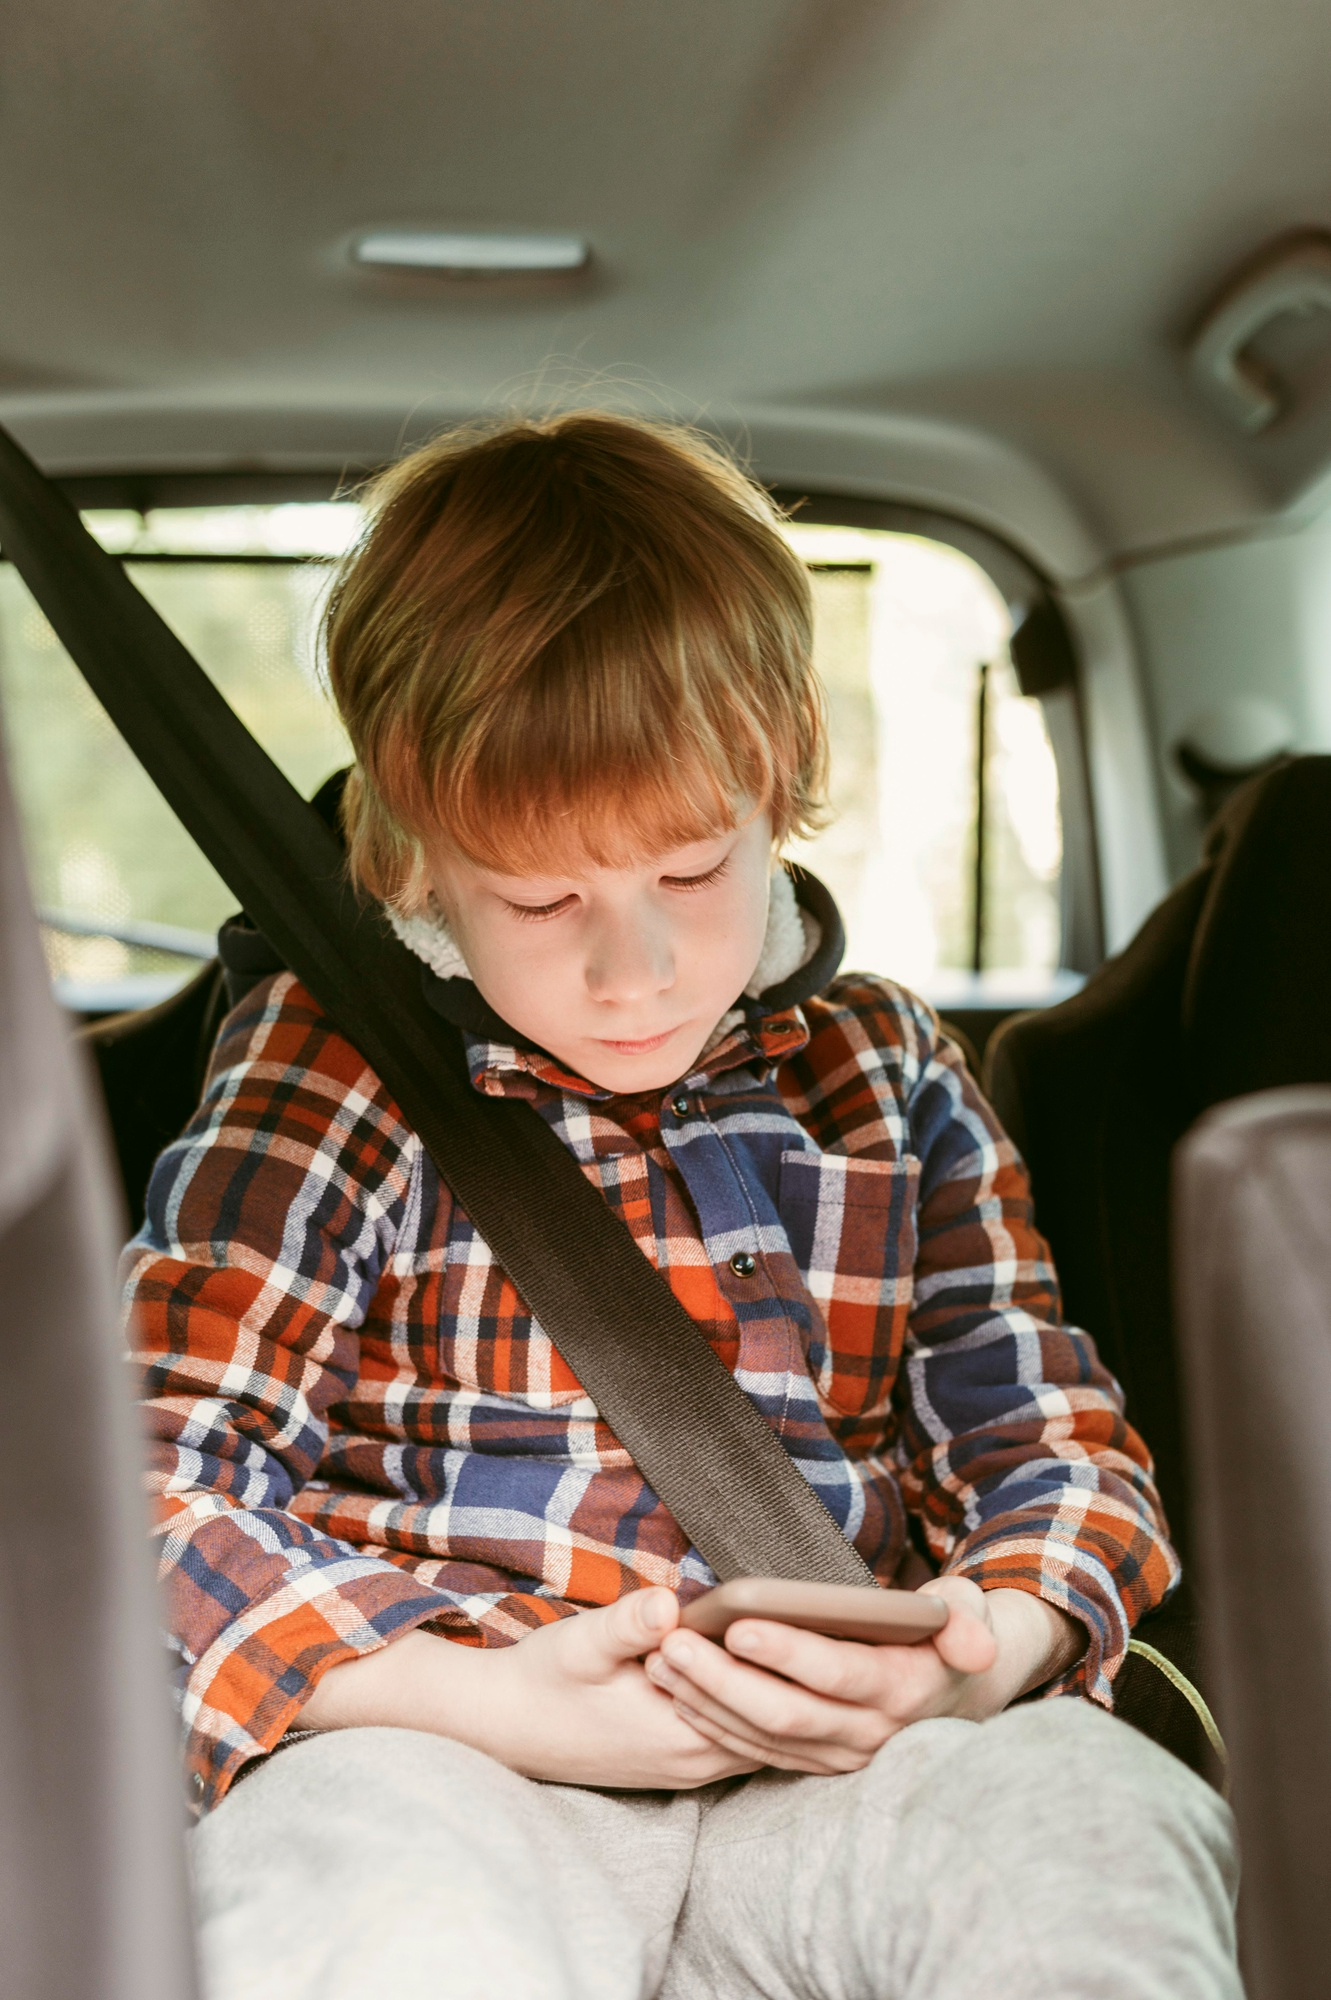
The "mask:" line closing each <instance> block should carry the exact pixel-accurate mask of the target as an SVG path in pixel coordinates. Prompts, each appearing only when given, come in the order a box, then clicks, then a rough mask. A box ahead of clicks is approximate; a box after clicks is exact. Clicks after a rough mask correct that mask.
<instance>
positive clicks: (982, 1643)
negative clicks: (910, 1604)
mask: <svg viewBox="0 0 1331 2000" xmlns="http://www.w3.org/2000/svg"><path fill="white" fill-rule="evenodd" d="M920 1594H921V1595H922V1596H925V1595H927V1596H930V1597H941V1598H943V1599H944V1601H945V1602H946V1604H947V1607H948V1612H949V1617H948V1621H947V1624H946V1625H944V1626H943V1628H942V1630H941V1631H939V1632H935V1633H934V1637H933V1643H934V1647H935V1650H936V1651H937V1653H938V1656H939V1658H940V1659H941V1660H942V1662H943V1664H944V1666H948V1667H952V1668H953V1669H955V1671H956V1672H957V1673H962V1674H983V1673H987V1672H988V1670H989V1668H990V1667H992V1665H993V1664H994V1661H995V1660H996V1659H997V1658H998V1640H997V1638H996V1636H995V1634H994V1628H993V1622H992V1620H991V1619H990V1616H989V1608H988V1606H987V1605H986V1603H985V1600H984V1592H983V1591H982V1590H981V1589H980V1588H979V1587H978V1585H976V1584H974V1583H972V1582H971V1581H970V1580H969V1579H968V1578H965V1577H942V1576H940V1577H936V1578H934V1579H933V1581H932V1582H930V1583H926V1584H923V1585H922V1586H921V1593H920Z"/></svg>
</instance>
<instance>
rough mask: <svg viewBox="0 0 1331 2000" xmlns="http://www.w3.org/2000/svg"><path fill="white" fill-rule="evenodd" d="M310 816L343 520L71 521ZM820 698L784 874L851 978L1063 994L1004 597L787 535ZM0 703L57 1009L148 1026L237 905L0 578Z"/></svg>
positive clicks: (324, 766) (896, 545)
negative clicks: (321, 647) (818, 806)
mask: <svg viewBox="0 0 1331 2000" xmlns="http://www.w3.org/2000/svg"><path fill="white" fill-rule="evenodd" d="M85 518H86V519H87V520H88V522H89V525H90V526H91V527H92V528H93V530H94V532H95V533H96V534H97V535H98V536H99V538H100V539H101V540H102V542H103V544H104V545H105V546H106V547H108V548H110V549H112V550H113V551H114V552H115V553H117V554H120V555H122V556H124V558H125V560H126V562H127V564H128V567H129V571H130V574H131V575H132V576H133V578H134V581H135V582H136V583H137V584H138V586H139V588H140V589H142V590H143V591H144V592H145V594H146V595H147V596H148V597H149V598H150V599H151V600H152V602H153V603H154V604H155V605H156V606H157V608H158V609H159V610H160V611H161V612H162V614H163V616H164V617H165V618H166V619H167V621H168V622H169V623H170V624H171V625H172V626H173V628H174V629H175V630H176V632H178V633H179V635H180V637H181V638H182V639H183V640H184V641H185V643H186V644H187V645H188V646H189V647H190V648H191V650H192V651H193V652H194V653H195V654H196V655H197V657H198V658H199V660H200V661H201V662H202V663H203V665H204V666H205V667H206V669H207V670H208V672H209V673H210V674H211V675H212V677H213V678H214V680H215V681H216V683H217V685H218V686H219V688H220V689H221V691H222V692H223V694H225V696H226V697H227V699H228V701H230V702H231V703H232V705H233V706H234V707H235V709H236V710H237V712H238V713H239V714H240V716H241V717H242V719H243V720H244V721H245V722H246V723H247V725H248V726H249V727H250V728H251V729H252V730H253V731H254V733H255V734H256V735H257V736H258V737H259V739H260V741H261V742H262V743H263V744H264V746H265V747H266V748H267V750H268V751H269V753H270V754H271V755H272V757H273V758H274V759H275V761H276V762H277V763H278V764H279V765H280V766H281V768H282V769H283V770H284V771H285V772H286V774H287V775H288V776H289V777H290V778H291V780H292V782H293V783H294V784H296V785H297V786H298V787H299V788H300V789H301V790H302V791H303V792H305V793H306V794H308V793H310V792H312V791H313V790H314V789H315V788H316V787H317V786H318V785H319V784H320V783H321V782H322V780H323V779H324V778H326V777H327V776H328V775H329V773H330V772H332V771H333V770H336V769H337V768H338V767H339V766H340V765H342V764H344V763H345V762H346V761H347V759H348V755H349V752H348V748H347V743H346V738H345V736H344V734H343V731H342V728H341V725H340V724H339V722H338V720H337V717H336V715H335V713H334V711H333V709H332V706H331V704H330V702H329V700H328V698H327V696H326V694H325V692H324V690H323V688H322V686H321V683H320V679H319V672H318V664H317V657H316V636H317V627H318V618H319V612H320V608H321V605H322V600H323V596H324V593H325V591H326V589H327V586H328V583H329V580H330V575H331V561H332V559H333V558H335V557H336V556H337V555H338V554H340V553H341V552H342V551H343V550H344V549H345V548H346V547H348V546H349V545H350V542H351V541H352V539H353V538H354V536H355V533H356V531H357V528H358V526H359V522H360V515H359V511H358V509H357V508H356V507H355V506H354V505H352V504H349V503H328V504H309V503H288V504H284V505H278V506H267V507H261V506H252V507H237V506H228V507H196V508H162V509H158V510H155V511H152V512H150V513H148V514H147V515H144V516H141V515H138V514H135V513H130V512H120V511H110V510H103V511H100V512H96V513H92V514H89V515H87V516H86V517H85ZM787 532H788V534H789V537H790V540H791V542H792V545H793V546H794V548H795V549H796V551H797V553H798V554H799V555H800V556H801V557H802V558H803V559H804V561H805V562H806V563H807V564H808V565H809V569H810V575H811V581H812V585H813V592H814V603H815V643H816V649H817V660H818V665H819V668H820V670H821V673H822V676H823V679H824V682H825V684H826V688H827V697H828V711H829V722H830V733H831V796H832V803H833V814H834V816H833V818H832V821H831V823H830V825H829V826H828V828H827V829H826V830H825V831H824V832H822V833H821V834H820V835H818V836H817V837H816V838H814V839H812V840H809V841H806V842H801V843H799V844H798V845H797V847H796V849H795V853H796V858H798V859H800V860H802V861H805V862H807V864H808V865H809V866H810V867H811V868H813V869H814V870H815V871H816V872H817V873H818V874H820V875H821V876H822V877H823V878H824V879H825V880H826V881H827V883H828V884H829V886H830V887H831V889H832V890H833V892H834V894H835V895H836V897H837V899H838V902H839V903H840V905H841V908H842V910H843V912H844V914H845V917H846V926H847V933H848V944H847V963H848V964H850V965H853V966H856V967H859V968H861V969H867V970H874V971H883V972H888V973H890V974H892V975H893V976H894V977H896V978H899V979H901V980H902V981H903V982H904V983H906V984H908V985H911V986H913V987H915V988H916V989H917V990H919V991H921V992H923V993H925V994H926V995H927V996H928V997H929V998H930V999H932V1000H934V1001H936V1002H937V1003H938V1004H940V1005H943V1006H947V1005H966V1004H974V1003H975V1001H976V1000H977V998H982V997H989V998H990V999H992V1000H993V1001H995V1002H997V1003H999V1004H1001V1003H1002V1002H1003V1000H1004V999H1005V998H1010V999H1019V1000H1023V1001H1039V1000H1040V999H1041V998H1048V997H1051V996H1052V994H1053V993H1054V991H1055V990H1057V988H1058V979H1057V968H1058V965H1059V958H1060V914H1059V911H1060V902H1059V878H1060V868H1061V858H1062V844H1061V822H1060V814H1059V796H1058V779H1057V772H1056V768H1055V763H1054V758H1053V754H1052V751H1051V749H1050V744H1049V738H1048V734H1047V732H1046V729H1045V725H1044V720H1043V716H1042V713H1041V709H1040V705H1039V703H1038V702H1037V701H1034V700H1030V699H1027V698H1025V697H1023V696H1022V695H1021V693H1020V691H1019V690H1018V687H1017V683H1016V679H1015V676H1014V674H1013V671H1012V666H1011V663H1010V660H1009V658H1008V651H1007V645H1008V638H1009V635H1010V619H1009V614H1008V610H1007V606H1006V605H1005V603H1004V601H1003V598H1002V596H1001V595H1000V593H999V591H998V590H997V589H996V587H995V586H994V584H993V583H992V582H991V581H990V579H989V578H988V576H986V574H985V573H984V571H983V570H981V569H980V568H979V567H978V565H977V564H976V563H974V562H973V561H971V560H970V558H969V557H967V556H965V555H963V554H961V553H959V552H958V551H957V550H955V549H952V548H950V547H946V546H944V545H943V544H941V543H939V542H935V541H931V540H929V539H927V538H925V537H923V536H915V535H907V534H899V533H894V532H886V531H881V530H870V529H863V528H841V527H829V526H821V525H813V524H801V523H799V522H798V521H796V522H793V523H792V524H791V525H790V527H789V529H788V531H787ZM0 698H2V699H3V705H4V712H5V718H6V729H7V733H8V736H9V738H10V749H11V753H12V765H13V770H14V777H15V783H16V787H17V790H18V793H19V800H20V808H21V812H22V817H23V824H24V832H25V838H26V841H27V845H28V852H29V862H30V868H31V876H32V881H33V884H34V890H35V894H36V898H37V902H38V905H39V908H40V910H41V912H42V914H43V916H44V917H45V919H46V920H47V921H46V925H45V928H44V933H43V935H44V937H45V940H46V948H47V953H48V957H49V961H50V965H51V970H52V973H53V976H54V977H55V979H56V981H57V986H58V990H59V992H60V995H61V998H62V999H63V1000H64V1001H65V1003H66V1004H67V1005H68V1006H70V1007H72V1008H74V1009H77V1010H79V1011H83V1012H97V1011H105V1010H108V1009H114V1008H118V1007H123V1006H136V1005H144V1004H150V1003H151V1002H152V1001H154V1000H156V999H159V998H161V997H163V996H164V995H165V994H166V993H168V992H170V991H171V990H172V988H173V987H174V986H175V985H177V984H179V983H180V981H181V980H182V979H183V978H186V977H188V976H189V973H190V971H191V968H192V964H193V963H196V962H197V961H198V960H199V959H200V958H203V957H206V956H207V955H208V954H209V952H210V951H211V948H212V944H211V940H212V934H213V932H214V931H215V930H216V927H217V925H218V923H219V922H220V921H221V920H222V918H223V917H225V916H226V915H227V914H228V913H229V912H230V910H231V909H232V908H233V907H234V903H235V899H234V897H233V896H232V894H231V892H230V891H229V890H228V889H227V887H226V885H225V884H224V883H223V882H222V881H221V880H220V879H219V877H218V876H217V875H216V874H215V872H214V871H213V869H212V868H211V867H210V866H209V864H208V863H207V862H206V861H205V860H204V858H203V856H202V855H201V854H200V853H199V851H198V849H197V848H196V847H195V846H194V844H193V842H192V841H191V840H190V838H189V837H188V835H187V834H186V833H185V832H184V831H183V829H182V828H181V827H180V825H179V824H178V822H177V821H176V819H175V818H174V816H173V814H172V813H171V811H170V809H169V808H168V807H167V806H166V805H165V804H164V803H163V801H162V800H161V798H160V797H159V796H158V794H157V792H156V789H155V788H154V786H153V785H152V784H151V782H150V781H149V779H148V778H147V777H146V776H145V775H144V774H143V772H142V771H141V770H140V768H139V766H138V764H137V762H136V761H135V759H134V757H133V756H132V755H131V753H130V752H129V751H128V750H127V749H126V748H125V746H124V745H123V743H122V742H121V741H120V738H119V736H118V734H117V733H116V731H115V730H114V728H113V727H112V725H111V724H110V722H109V721H108V720H107V718H106V716H105V715H104V713H103V711H102V710H101V708H100V706H99V704H98V703H97V702H96V701H95V700H94V698H93V696H92V695H91V694H90V693H89V692H88V690H87V688H86V687H85V685H84V683H83V681H82V678H81V677H80V676H79V674H78V673H77V671H76V670H75V669H74V667H73V666H72V664H71V663H70V661H69V660H68V659H67V657H66V656H65V654H64V652H63V649H62V648H61V646H60V644H59V642H58V640H57V639H56V637H55V635H54V633H53V632H52V630H51V628H50V626H49V625H48V624H47V623H46V621H45V619H44V618H43V617H42V615H41V613H40V612H39V611H38V610H37V607H36V606H35V604H34V603H33V602H32V600H31V598H30V597H29V596H28V594H27V592H26V590H25V589H24V586H23V585H22V583H21V582H20V581H19V579H18V577H17V575H16V574H15V572H14V571H13V569H12V568H10V567H9V566H7V565H5V566H0Z"/></svg>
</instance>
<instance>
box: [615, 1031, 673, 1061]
mask: <svg viewBox="0 0 1331 2000" xmlns="http://www.w3.org/2000/svg"><path fill="white" fill-rule="evenodd" d="M678 1032H679V1031H678V1029H677V1028H667V1029H666V1031H665V1033H664V1034H663V1035H648V1036H647V1038H646V1040H645V1041H641V1042H616V1041H611V1040H609V1039H608V1037H605V1036H598V1037H597V1043H596V1045H597V1047H598V1048H602V1049H613V1050H614V1052H615V1054H616V1055H617V1056H649V1055H650V1054H651V1053H652V1050H653V1049H663V1048H664V1047H665V1045H666V1043H667V1042H668V1041H669V1040H670V1038H671V1036H672V1035H675V1034H677V1033H678Z"/></svg>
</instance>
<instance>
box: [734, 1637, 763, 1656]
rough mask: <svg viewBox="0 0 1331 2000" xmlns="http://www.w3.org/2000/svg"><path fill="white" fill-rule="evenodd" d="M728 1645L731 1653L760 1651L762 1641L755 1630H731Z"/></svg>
mask: <svg viewBox="0 0 1331 2000" xmlns="http://www.w3.org/2000/svg"><path fill="white" fill-rule="evenodd" d="M729 1646H730V1651H731V1652H732V1653H761V1651H762V1649H763V1642H762V1640H761V1639H760V1638H759V1637H758V1634H757V1633H756V1632H732V1633H731V1634H730V1637H729Z"/></svg>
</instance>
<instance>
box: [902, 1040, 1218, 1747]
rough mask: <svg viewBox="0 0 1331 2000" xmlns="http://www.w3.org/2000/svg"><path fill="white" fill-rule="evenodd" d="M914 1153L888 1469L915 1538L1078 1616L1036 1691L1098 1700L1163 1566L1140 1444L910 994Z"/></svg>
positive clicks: (1158, 1590) (987, 1115) (1004, 1585)
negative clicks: (1077, 1640)
mask: <svg viewBox="0 0 1331 2000" xmlns="http://www.w3.org/2000/svg"><path fill="white" fill-rule="evenodd" d="M913 1012H914V1017H915V1028H916V1031H917V1034H918V1038H919V1039H918V1042H917V1050H918V1058H919V1060H918V1067H917V1069H916V1074H915V1075H914V1077H913V1078H910V1077H909V1076H908V1086H909V1097H908V1119H909V1126H910V1132H911V1139H912V1143H913V1146H914V1149H915V1151H916V1152H917V1153H918V1154H919V1157H920V1162H921V1172H920V1207H919V1243H918V1250H917V1257H916V1266H915V1290H914V1303H913V1306H912V1310H911V1316H910V1322H909V1327H908V1331H907V1336H906V1346H905V1353H904V1357H903V1368H902V1372H901V1375H900V1377H899V1381H898V1394H899V1402H898V1416H899V1421H900V1425H901V1431H900V1448H901V1452H902V1461H903V1462H902V1473H903V1486H904V1490H905V1495H906V1500H907V1504H908V1505H909V1506H910V1507H911V1509H912V1511H913V1512H914V1513H915V1514H916V1515H917V1516H918V1517H919V1519H920V1520H921V1522H922V1524H923V1527H924V1532H925V1537H926V1540H927V1543H928V1546H929V1549H930V1552H931V1554H932V1555H933V1556H934V1557H935V1559H936V1560H937V1561H938V1562H940V1563H941V1564H942V1566H943V1568H944V1569H945V1570H946V1571H947V1572H948V1573H949V1574H951V1575H957V1576H968V1577H971V1578H972V1579H973V1580H974V1581H975V1582H976V1583H978V1584H979V1585H980V1586H981V1587H982V1588H983V1589H987V1590H998V1589H1008V1590H1028V1591H1031V1592H1032V1593H1034V1594H1035V1595H1036V1596H1039V1597H1042V1598H1044V1599H1045V1600H1046V1601H1047V1602H1048V1603H1050V1604H1053V1605H1055V1606H1057V1608H1058V1609H1059V1610H1060V1611H1064V1612H1067V1613H1068V1614H1070V1615H1071V1616H1072V1617H1073V1618H1075V1619H1077V1620H1078V1621H1079V1622H1080V1623H1081V1624H1082V1625H1084V1626H1085V1627H1086V1631H1087V1635H1088V1644H1087V1650H1086V1654H1085V1657H1084V1658H1083V1660H1082V1661H1081V1662H1080V1663H1079V1665H1078V1666H1077V1667H1076V1668H1074V1669H1073V1670H1072V1672H1071V1673H1070V1674H1068V1675H1065V1676H1063V1677H1062V1678H1061V1679H1060V1680H1059V1681H1057V1682H1055V1683H1053V1684H1051V1687H1050V1689H1049V1690H1048V1691H1049V1692H1052V1693H1062V1692H1074V1691H1075V1692H1083V1693H1085V1694H1088V1695H1090V1696H1091V1697H1092V1698H1093V1699H1094V1700H1096V1701H1098V1702H1101V1703H1103V1704H1104V1705H1105V1706H1106V1707H1108V1706H1112V1701H1113V1696H1112V1683H1113V1679H1114V1676H1115V1674H1116V1673H1117V1671H1118V1668H1119V1666H1120V1665H1121V1664H1122V1661H1123V1658H1124V1655H1125V1652H1126V1648H1127V1642H1128V1637H1129V1634H1130V1632H1131V1630H1132V1627H1133V1626H1134V1625H1135V1624H1136V1622H1137V1621H1138V1619H1139V1618H1141V1617H1142V1615H1143V1614H1144V1613H1145V1612H1147V1611H1149V1610H1151V1609H1152V1608H1153V1607H1154V1606H1155V1605H1157V1604H1159V1603H1161V1602H1162V1601H1163V1599H1164V1598H1165V1597H1167V1596H1168V1595H1169V1593H1170V1592H1171V1591H1172V1590H1173V1588H1174V1587H1175V1585H1176V1583H1177V1581H1178V1577H1179V1564H1178V1558H1177V1556H1176V1555H1175V1553H1174V1551H1173V1549H1172V1547H1171V1546H1170V1543H1169V1539H1168V1531H1167V1529H1166V1526H1165V1521H1164V1516H1163V1513H1162V1511H1161V1507H1160V1501H1159V1496H1158V1494H1157V1492H1156V1489H1155V1485H1154V1483H1153V1478H1152V1466H1151V1459H1150V1455H1149V1453H1148V1452H1147V1449H1146V1447H1145V1445H1144V1444H1143V1442H1142V1440H1141V1438H1140V1437H1139V1436H1138V1435H1137V1433H1136V1431H1135V1430H1133V1428H1132V1427H1131V1425H1130V1424H1128V1422H1127V1421H1126V1419H1125V1417H1124V1414H1123V1394H1122V1391H1121V1389H1120V1388H1119V1385H1118V1383H1117V1382H1116V1381H1115V1380H1114V1378H1113V1376H1112V1375H1111V1374H1110V1373H1109V1371H1108V1370H1107V1369H1106V1368H1105V1367H1104V1366H1103V1364H1102V1363H1101V1361H1100V1359H1099V1356H1098V1355H1097V1353H1096V1350H1095V1343H1094V1341H1093V1340H1092V1339H1091V1337H1090V1335H1089V1334H1087V1333H1083V1332H1082V1331H1081V1330H1080V1329H1079V1328H1077V1327H1073V1326H1067V1325H1065V1324H1064V1322H1063V1318H1062V1306H1061V1301H1060V1297H1059V1290H1058V1281H1057V1278H1056V1276H1055V1273H1054V1268H1053V1265H1052V1263H1051V1261H1050V1256H1049V1251H1048V1247H1047V1246H1046V1244H1045V1242H1044V1240H1043V1238H1042V1237H1041V1236H1040V1234H1039V1232H1038V1231H1037V1229H1036V1228H1035V1223H1034V1215H1033V1209H1032V1203H1031V1195H1030V1185H1029V1181H1028V1178H1027V1174H1026V1169H1025V1166H1024V1165H1023V1163H1022V1160H1021V1158H1020V1156H1019V1154H1018V1152H1017V1150H1016V1147H1015V1146H1014V1145H1013V1144H1012V1141H1011V1140H1010V1139H1009V1138H1008V1137H1007V1135H1006V1133H1005V1132H1004V1131H1003V1129H1002V1127H1001V1126H1000V1124H999V1122H998V1120H997V1118H996V1117H995V1115H994V1113H993V1111H992V1109H991V1108H990V1106H989V1105H988V1104H987V1103H986V1102H985V1100H984V1098H983V1097H982V1095H981V1094H980V1092H979V1090H978V1089H977V1087H976V1085H975V1083H974V1081H973V1080H972V1078H971V1076H970V1074H969V1072H968V1070H967V1069H966V1065H965V1063H964V1061H963V1059H962V1056H961V1054H960V1052H959V1050H958V1049H957V1048H956V1047H955V1045H954V1044H952V1043H951V1042H950V1041H948V1040H947V1039H946V1037H943V1036H940V1035H939V1033H938V1025H937V1022H936V1020H935V1019H934V1017H933V1016H932V1014H931V1013H930V1012H929V1010H928V1009H926V1008H924V1007H923V1006H922V1005H920V1003H918V1002H917V1003H915V1007H914V1010H913Z"/></svg>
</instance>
